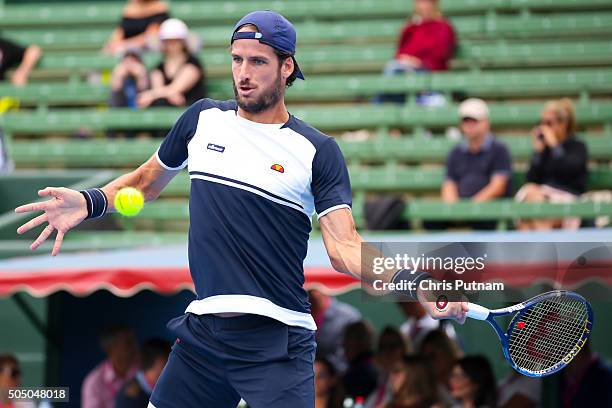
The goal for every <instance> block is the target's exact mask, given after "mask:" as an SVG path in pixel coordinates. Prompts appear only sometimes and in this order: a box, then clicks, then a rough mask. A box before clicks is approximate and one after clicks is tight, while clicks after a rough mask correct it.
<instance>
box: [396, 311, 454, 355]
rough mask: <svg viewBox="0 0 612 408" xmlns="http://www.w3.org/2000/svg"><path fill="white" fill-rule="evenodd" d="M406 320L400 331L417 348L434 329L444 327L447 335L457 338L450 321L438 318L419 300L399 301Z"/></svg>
mask: <svg viewBox="0 0 612 408" xmlns="http://www.w3.org/2000/svg"><path fill="white" fill-rule="evenodd" d="M397 306H398V307H399V308H400V310H401V311H402V313H403V314H404V316H405V317H406V321H405V322H404V323H402V325H401V326H400V331H401V332H402V334H403V335H404V336H406V338H407V339H408V340H409V341H410V342H411V343H412V345H413V346H414V348H415V349H417V350H418V349H419V348H420V347H421V343H422V342H423V339H424V338H425V337H426V336H427V334H428V333H429V332H431V331H433V330H437V329H442V330H444V332H445V333H446V335H447V336H448V337H449V338H450V339H452V340H455V339H456V338H457V333H456V332H455V328H454V327H453V325H452V324H449V322H448V321H444V320H436V319H434V318H433V317H431V316H430V315H429V313H427V312H426V311H425V308H423V306H422V305H421V304H420V303H419V302H397Z"/></svg>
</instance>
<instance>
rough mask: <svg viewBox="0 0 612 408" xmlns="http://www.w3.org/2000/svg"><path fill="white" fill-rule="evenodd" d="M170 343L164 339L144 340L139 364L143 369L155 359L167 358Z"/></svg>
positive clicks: (148, 366)
mask: <svg viewBox="0 0 612 408" xmlns="http://www.w3.org/2000/svg"><path fill="white" fill-rule="evenodd" d="M170 349H171V345H170V343H169V342H167V341H166V340H164V339H159V338H153V339H149V340H147V341H145V342H144V343H143V344H142V349H141V365H142V369H143V370H145V371H146V370H148V369H150V368H151V367H153V365H155V361H156V360H157V359H160V358H163V359H166V358H168V354H170Z"/></svg>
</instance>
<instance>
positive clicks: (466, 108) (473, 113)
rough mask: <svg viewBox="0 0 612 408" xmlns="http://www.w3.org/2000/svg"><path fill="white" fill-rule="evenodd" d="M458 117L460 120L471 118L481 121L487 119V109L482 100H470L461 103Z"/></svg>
mask: <svg viewBox="0 0 612 408" xmlns="http://www.w3.org/2000/svg"><path fill="white" fill-rule="evenodd" d="M459 117H460V118H462V119H463V118H472V119H477V120H483V119H488V118H489V107H488V106H487V103H486V102H485V101H483V100H482V99H478V98H470V99H466V100H465V101H463V102H461V105H459Z"/></svg>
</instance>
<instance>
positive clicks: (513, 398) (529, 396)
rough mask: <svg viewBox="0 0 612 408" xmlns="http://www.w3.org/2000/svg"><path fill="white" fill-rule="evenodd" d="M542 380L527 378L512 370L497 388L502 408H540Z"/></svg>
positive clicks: (499, 404) (498, 400)
mask: <svg viewBox="0 0 612 408" xmlns="http://www.w3.org/2000/svg"><path fill="white" fill-rule="evenodd" d="M541 393H542V379H540V378H534V377H527V376H525V375H522V374H519V373H518V371H515V370H511V371H510V374H508V376H506V378H505V379H504V380H502V381H501V382H500V383H499V384H498V386H497V396H498V399H497V404H498V406H499V407H500V408H515V407H516V408H518V407H520V408H535V407H539V406H540V399H541Z"/></svg>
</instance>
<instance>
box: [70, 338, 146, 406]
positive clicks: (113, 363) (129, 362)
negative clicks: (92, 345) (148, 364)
mask: <svg viewBox="0 0 612 408" xmlns="http://www.w3.org/2000/svg"><path fill="white" fill-rule="evenodd" d="M100 345H101V346H102V349H103V350H104V352H105V353H106V355H107V359H105V360H104V361H102V362H101V363H100V364H98V365H97V366H96V367H95V368H94V369H93V370H92V371H91V372H90V373H89V374H88V375H87V377H85V380H84V381H83V387H82V391H81V407H82V408H113V407H114V406H115V398H116V397H117V393H118V392H119V390H120V389H121V387H123V386H124V385H125V383H126V382H127V381H128V380H129V379H130V378H132V377H133V376H134V375H135V374H136V372H137V371H138V346H137V342H136V337H135V336H134V332H133V331H132V330H131V329H129V328H127V327H124V326H116V327H111V328H109V329H106V330H105V331H104V332H103V333H102V335H101V336H100Z"/></svg>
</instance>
